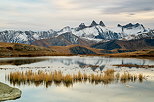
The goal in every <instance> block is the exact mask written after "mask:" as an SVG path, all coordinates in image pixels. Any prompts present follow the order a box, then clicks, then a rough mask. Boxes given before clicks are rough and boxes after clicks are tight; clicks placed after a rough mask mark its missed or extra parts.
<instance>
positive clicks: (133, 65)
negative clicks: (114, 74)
mask: <svg viewBox="0 0 154 102" xmlns="http://www.w3.org/2000/svg"><path fill="white" fill-rule="evenodd" d="M113 66H118V67H135V68H154V65H137V64H119V65H113Z"/></svg>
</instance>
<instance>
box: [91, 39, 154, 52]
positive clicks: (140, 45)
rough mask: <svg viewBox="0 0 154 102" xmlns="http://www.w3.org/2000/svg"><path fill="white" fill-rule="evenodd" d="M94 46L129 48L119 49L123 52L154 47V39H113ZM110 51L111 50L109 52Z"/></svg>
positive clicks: (101, 47)
mask: <svg viewBox="0 0 154 102" xmlns="http://www.w3.org/2000/svg"><path fill="white" fill-rule="evenodd" d="M91 47H93V48H98V49H105V50H113V49H121V48H122V49H127V50H118V51H117V53H122V52H124V51H129V52H131V51H135V50H142V49H151V48H154V39H149V38H146V39H137V40H129V41H122V40H113V41H108V42H104V43H98V44H95V45H93V46H91ZM109 53H110V52H109Z"/></svg>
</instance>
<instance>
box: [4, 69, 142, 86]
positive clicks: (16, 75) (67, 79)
mask: <svg viewBox="0 0 154 102" xmlns="http://www.w3.org/2000/svg"><path fill="white" fill-rule="evenodd" d="M6 79H7V80H8V81H10V83H11V84H13V85H21V84H28V85H29V84H35V85H36V86H39V85H42V84H43V85H45V86H46V87H48V86H50V85H52V83H54V84H55V85H57V86H59V85H61V84H63V85H65V86H66V87H69V86H72V85H73V83H76V82H87V81H88V82H90V83H94V84H99V83H102V84H105V85H106V84H110V83H112V82H114V81H115V80H116V81H120V82H122V83H126V82H129V81H132V82H134V81H136V80H137V79H138V80H139V81H140V82H142V81H143V79H144V76H143V75H142V74H139V75H131V74H130V73H128V72H124V73H123V74H122V75H120V74H119V73H115V70H113V69H108V70H106V71H104V72H103V73H97V74H96V73H95V74H94V73H92V74H86V73H81V72H80V71H79V72H78V73H76V74H64V73H63V72H62V71H56V70H55V71H53V72H44V71H41V70H39V71H37V72H33V71H32V70H28V71H26V72H19V71H17V72H11V73H10V74H9V75H6Z"/></svg>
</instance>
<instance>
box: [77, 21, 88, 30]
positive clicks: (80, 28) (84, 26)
mask: <svg viewBox="0 0 154 102" xmlns="http://www.w3.org/2000/svg"><path fill="white" fill-rule="evenodd" d="M85 28H87V27H86V25H85V24H84V23H81V24H80V25H79V27H78V28H77V31H79V30H82V29H85Z"/></svg>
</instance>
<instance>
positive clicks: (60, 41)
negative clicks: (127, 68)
mask: <svg viewBox="0 0 154 102" xmlns="http://www.w3.org/2000/svg"><path fill="white" fill-rule="evenodd" d="M94 43H96V42H95V41H89V40H87V39H83V38H80V37H78V36H76V35H74V34H72V33H71V32H66V33H63V34H61V35H59V36H56V37H52V38H50V39H42V40H37V41H34V42H33V43H32V44H33V45H37V46H44V47H49V46H67V45H73V44H79V45H83V46H89V45H91V44H94Z"/></svg>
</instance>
